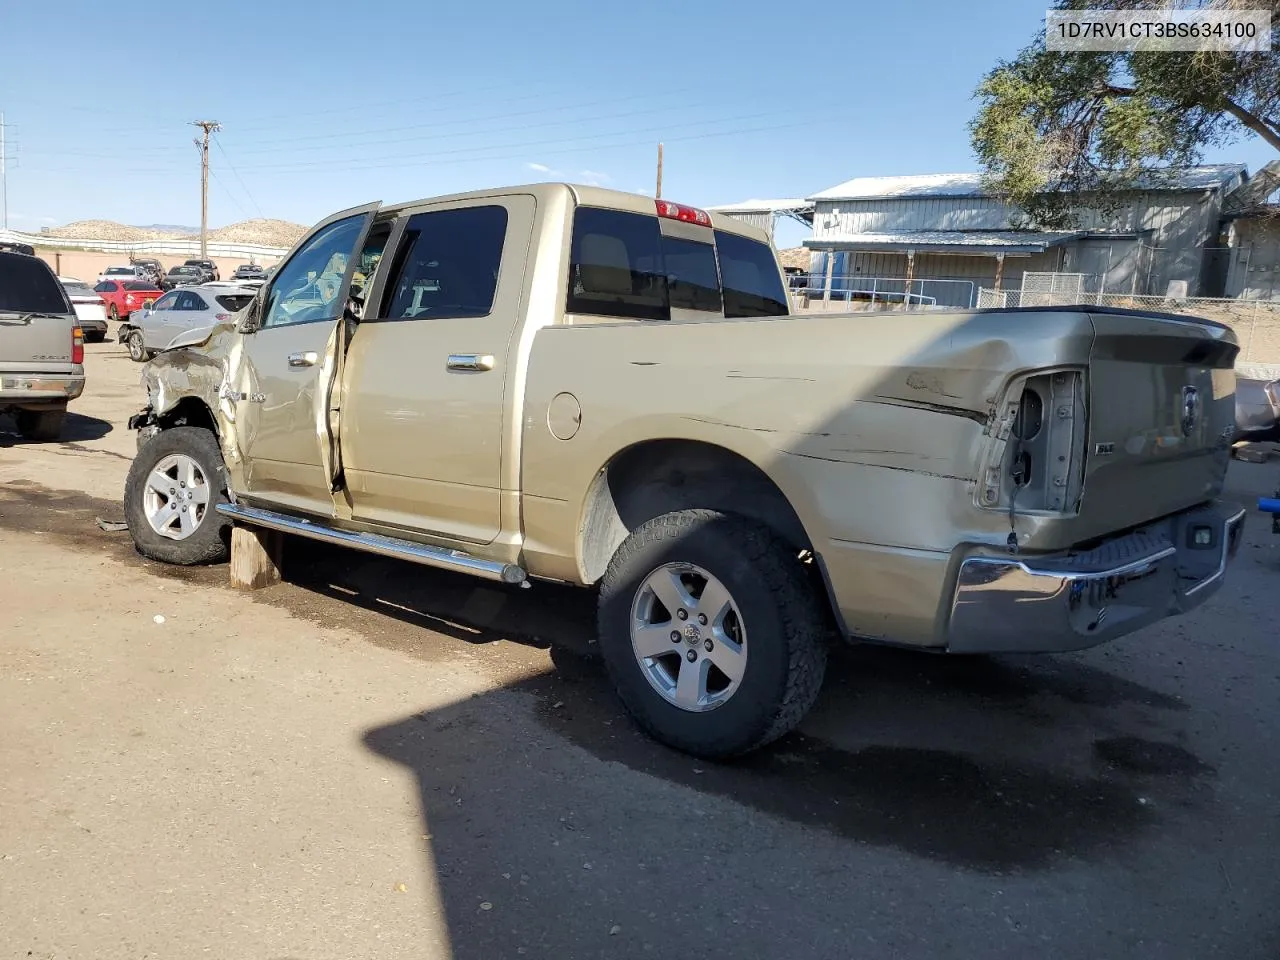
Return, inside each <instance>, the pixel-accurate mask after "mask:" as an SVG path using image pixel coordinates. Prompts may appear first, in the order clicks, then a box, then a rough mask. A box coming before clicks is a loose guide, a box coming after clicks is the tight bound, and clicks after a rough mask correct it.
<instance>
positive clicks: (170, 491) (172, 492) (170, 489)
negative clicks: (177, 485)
mask: <svg viewBox="0 0 1280 960" xmlns="http://www.w3.org/2000/svg"><path fill="white" fill-rule="evenodd" d="M177 492H178V491H177V490H176V489H174V488H173V487H170V488H169V494H170V496H172V495H173V494H175V493H177Z"/></svg>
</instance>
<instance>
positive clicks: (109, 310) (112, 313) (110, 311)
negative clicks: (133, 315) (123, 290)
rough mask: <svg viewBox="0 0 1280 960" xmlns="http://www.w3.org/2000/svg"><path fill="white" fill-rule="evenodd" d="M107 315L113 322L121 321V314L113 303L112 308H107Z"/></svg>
mask: <svg viewBox="0 0 1280 960" xmlns="http://www.w3.org/2000/svg"><path fill="white" fill-rule="evenodd" d="M107 315H108V316H109V317H110V318H111V319H112V320H119V319H120V314H119V312H118V311H117V310H116V305H115V304H114V303H113V304H111V306H109V307H107Z"/></svg>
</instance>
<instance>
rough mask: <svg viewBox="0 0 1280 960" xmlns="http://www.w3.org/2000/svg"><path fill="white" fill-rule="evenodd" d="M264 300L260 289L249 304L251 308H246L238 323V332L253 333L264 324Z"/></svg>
mask: <svg viewBox="0 0 1280 960" xmlns="http://www.w3.org/2000/svg"><path fill="white" fill-rule="evenodd" d="M262 300H263V297H262V292H261V291H259V293H258V295H257V296H256V297H254V298H253V301H252V302H251V303H250V304H249V308H248V309H247V310H245V312H244V316H243V317H242V318H241V320H240V322H239V323H238V324H236V332H237V333H245V334H248V333H253V332H254V331H256V330H257V329H258V327H260V326H261V325H262Z"/></svg>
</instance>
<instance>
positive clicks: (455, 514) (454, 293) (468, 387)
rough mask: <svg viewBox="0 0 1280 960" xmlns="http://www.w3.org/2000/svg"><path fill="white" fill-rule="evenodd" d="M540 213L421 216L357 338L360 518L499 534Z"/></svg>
mask: <svg viewBox="0 0 1280 960" xmlns="http://www.w3.org/2000/svg"><path fill="white" fill-rule="evenodd" d="M535 209H536V204H535V201H534V198H533V197H531V196H528V195H525V194H519V195H512V196H501V197H489V198H483V199H473V200H468V201H462V202H458V201H454V202H448V203H440V204H430V205H424V206H422V207H418V208H415V209H414V210H413V211H411V212H410V214H409V215H408V217H407V220H405V221H404V222H403V229H402V230H397V234H398V236H399V240H398V242H397V241H396V240H394V239H393V243H395V252H394V256H392V255H390V253H389V255H388V256H387V257H386V258H385V260H384V262H383V273H382V278H383V279H382V280H381V281H380V282H379V283H378V284H377V285H375V287H374V288H373V289H372V290H371V294H372V297H371V300H372V301H376V302H369V303H366V305H365V311H364V318H363V319H362V320H361V322H360V324H359V325H358V327H357V328H356V330H355V332H354V334H353V335H352V337H351V343H350V346H349V347H348V349H347V354H346V359H345V368H344V372H343V381H342V413H341V430H340V436H339V441H340V446H341V456H342V465H343V472H344V476H345V478H346V488H347V496H348V497H349V499H350V505H351V510H352V515H353V517H354V518H355V519H356V520H360V521H364V522H366V523H374V524H379V525H384V526H388V527H397V528H402V529H405V530H411V531H414V532H417V533H421V534H425V535H428V536H432V537H436V538H439V539H443V540H449V541H463V542H470V543H489V542H491V541H493V540H494V539H495V538H496V537H497V536H498V534H499V531H500V530H501V526H502V523H501V498H502V491H501V487H502V481H501V470H502V458H503V455H504V442H503V441H504V438H505V437H507V436H509V435H510V433H511V431H513V430H516V429H519V426H518V425H516V424H510V423H506V422H504V396H505V392H506V391H507V390H511V389H519V383H520V380H519V378H516V377H514V373H515V371H513V370H511V369H509V367H508V356H509V353H511V350H510V348H511V343H512V337H513V335H514V333H515V331H516V330H517V329H518V328H519V326H520V317H521V311H522V303H521V290H522V288H523V285H524V274H525V263H526V259H527V257H528V255H529V245H530V238H531V235H532V231H533V220H534V212H535Z"/></svg>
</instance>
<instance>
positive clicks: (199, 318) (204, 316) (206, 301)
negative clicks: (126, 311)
mask: <svg viewBox="0 0 1280 960" xmlns="http://www.w3.org/2000/svg"><path fill="white" fill-rule="evenodd" d="M253 296H254V291H252V290H248V289H245V288H227V289H216V290H210V289H204V288H202V287H180V288H178V289H177V290H170V291H169V292H168V293H166V294H165V295H164V296H163V297H161V298H160V299H159V300H157V301H156V302H155V303H154V304H153V305H152V306H151V309H150V310H146V309H144V310H143V311H142V312H141V313H139V314H135V315H132V316H130V318H129V322H128V323H126V324H124V325H122V326H121V327H120V342H121V343H123V344H124V345H125V346H127V347H128V348H129V357H130V359H132V360H136V361H138V362H139V363H141V362H142V361H144V360H149V359H150V358H151V357H153V356H155V354H156V352H157V351H158V350H163V349H164V348H165V347H167V346H168V345H169V344H170V343H172V342H173V340H174V338H175V337H178V336H181V335H182V334H184V333H187V332H188V331H191V330H195V329H196V328H198V327H210V326H213V324H215V323H221V322H223V321H224V320H230V319H231V316H232V315H233V314H235V313H237V312H239V311H240V310H243V309H244V308H245V307H246V306H248V305H249V301H251V300H252V299H253Z"/></svg>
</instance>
